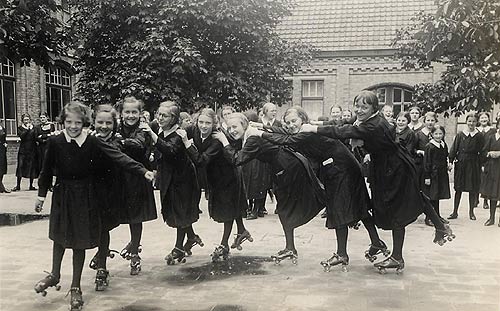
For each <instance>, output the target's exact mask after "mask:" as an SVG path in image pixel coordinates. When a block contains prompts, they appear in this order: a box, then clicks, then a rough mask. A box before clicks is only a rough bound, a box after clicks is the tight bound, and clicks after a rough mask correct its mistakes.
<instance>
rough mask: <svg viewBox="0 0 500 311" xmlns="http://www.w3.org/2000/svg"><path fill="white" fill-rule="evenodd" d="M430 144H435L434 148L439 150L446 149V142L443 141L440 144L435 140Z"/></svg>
mask: <svg viewBox="0 0 500 311" xmlns="http://www.w3.org/2000/svg"><path fill="white" fill-rule="evenodd" d="M430 143H431V144H433V145H434V146H436V147H438V148H444V142H443V141H441V142H440V143H438V142H437V141H435V140H434V139H431V141H430Z"/></svg>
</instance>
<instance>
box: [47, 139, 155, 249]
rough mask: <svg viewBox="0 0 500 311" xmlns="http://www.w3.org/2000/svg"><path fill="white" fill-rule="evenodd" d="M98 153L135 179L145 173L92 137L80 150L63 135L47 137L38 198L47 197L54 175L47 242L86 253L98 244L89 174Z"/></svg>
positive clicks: (94, 198)
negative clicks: (85, 250) (51, 241)
mask: <svg viewBox="0 0 500 311" xmlns="http://www.w3.org/2000/svg"><path fill="white" fill-rule="evenodd" d="M102 153H104V154H105V155H106V157H108V158H109V159H111V160H112V161H113V162H114V163H116V164H117V165H119V166H120V167H121V168H122V169H126V170H127V171H130V172H131V174H134V175H133V176H134V177H135V178H137V179H140V178H143V177H142V176H143V175H144V174H145V173H146V172H147V170H146V169H145V168H144V166H143V165H141V164H140V163H137V162H136V161H133V160H132V159H130V158H129V157H127V156H125V155H124V154H123V153H121V152H120V151H119V150H117V149H115V148H113V147H112V146H110V145H108V144H105V143H103V142H101V141H100V140H99V139H97V138H96V137H94V136H87V138H86V140H85V142H84V143H83V144H82V145H81V146H78V144H77V143H76V142H75V141H74V140H71V142H69V143H68V142H67V140H66V137H65V136H64V134H63V133H61V134H59V135H57V136H52V137H50V138H49V140H48V142H47V153H46V157H45V162H44V164H43V167H42V171H41V173H40V177H39V179H38V185H39V190H38V196H40V197H45V196H46V195H47V191H48V188H49V187H50V185H51V183H52V176H53V172H54V171H55V172H56V181H55V185H54V187H53V194H52V205H51V210H50V218H49V238H50V239H51V240H53V241H54V242H56V243H58V244H60V245H62V246H63V247H65V248H73V249H90V248H94V247H96V246H97V244H98V242H99V235H100V231H101V220H100V216H101V215H100V211H99V205H98V203H97V196H96V192H95V183H94V180H93V175H94V174H93V172H95V170H96V167H94V163H95V162H96V160H97V159H100V158H101V156H102ZM97 162H98V161H97ZM132 172H133V173H132ZM143 179H144V178H143Z"/></svg>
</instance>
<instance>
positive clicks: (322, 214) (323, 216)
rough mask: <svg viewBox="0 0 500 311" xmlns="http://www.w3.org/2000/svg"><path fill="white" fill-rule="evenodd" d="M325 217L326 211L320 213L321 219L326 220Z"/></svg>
mask: <svg viewBox="0 0 500 311" xmlns="http://www.w3.org/2000/svg"><path fill="white" fill-rule="evenodd" d="M326 216H327V213H326V210H325V211H324V212H323V213H321V218H326Z"/></svg>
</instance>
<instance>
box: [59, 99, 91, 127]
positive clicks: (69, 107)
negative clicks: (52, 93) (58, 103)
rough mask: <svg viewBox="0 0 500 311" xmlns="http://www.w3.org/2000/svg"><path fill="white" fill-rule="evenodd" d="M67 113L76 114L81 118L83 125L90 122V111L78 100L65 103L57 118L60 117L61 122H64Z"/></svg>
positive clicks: (87, 124)
mask: <svg viewBox="0 0 500 311" xmlns="http://www.w3.org/2000/svg"><path fill="white" fill-rule="evenodd" d="M68 113H74V114H76V115H78V116H79V117H80V118H81V119H82V122H83V126H89V125H90V123H91V120H92V111H91V110H90V108H89V107H88V106H85V105H84V104H82V103H80V102H78V101H71V102H70V103H68V104H66V105H65V106H64V108H63V109H62V110H61V114H60V116H59V118H60V119H61V123H62V124H64V121H66V117H67V115H68Z"/></svg>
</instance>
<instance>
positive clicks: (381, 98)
mask: <svg viewBox="0 0 500 311" xmlns="http://www.w3.org/2000/svg"><path fill="white" fill-rule="evenodd" d="M377 97H378V102H379V103H381V104H384V103H385V88H381V89H377Z"/></svg>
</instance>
